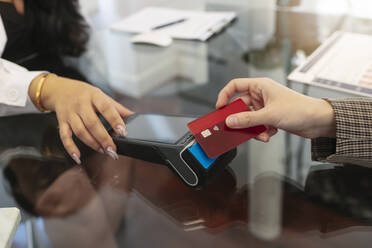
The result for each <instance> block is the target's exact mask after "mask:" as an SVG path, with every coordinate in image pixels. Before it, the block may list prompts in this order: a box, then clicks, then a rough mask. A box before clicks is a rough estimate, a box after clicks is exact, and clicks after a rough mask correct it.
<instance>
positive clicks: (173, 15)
mask: <svg viewBox="0 0 372 248" xmlns="http://www.w3.org/2000/svg"><path fill="white" fill-rule="evenodd" d="M234 18H236V14H235V13H234V12H203V11H185V10H177V9H170V8H156V7H150V8H145V9H143V10H141V11H139V12H137V13H135V14H134V15H132V16H129V17H127V18H125V19H124V20H122V21H120V22H118V23H116V24H114V25H112V26H111V29H112V30H115V31H119V32H129V33H147V32H152V29H153V28H155V27H157V26H160V25H164V24H167V23H171V22H174V21H177V20H181V19H186V21H185V22H182V23H178V24H175V25H171V26H169V27H165V28H162V29H159V30H156V31H154V32H159V33H161V34H165V35H168V36H170V37H172V38H174V39H186V40H201V41H205V40H207V39H208V38H210V37H211V36H212V35H213V34H215V33H218V32H219V31H221V29H222V28H223V27H225V26H226V25H227V24H229V23H230V22H231V21H232V20H233V19H234Z"/></svg>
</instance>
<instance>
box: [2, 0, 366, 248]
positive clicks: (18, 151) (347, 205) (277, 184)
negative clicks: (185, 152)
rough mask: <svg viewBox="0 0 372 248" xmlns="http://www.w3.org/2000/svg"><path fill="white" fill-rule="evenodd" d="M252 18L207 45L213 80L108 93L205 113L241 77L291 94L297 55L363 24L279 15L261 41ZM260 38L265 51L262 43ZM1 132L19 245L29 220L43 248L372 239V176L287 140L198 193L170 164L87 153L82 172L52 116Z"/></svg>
mask: <svg viewBox="0 0 372 248" xmlns="http://www.w3.org/2000/svg"><path fill="white" fill-rule="evenodd" d="M208 8H210V9H221V7H220V6H214V5H212V6H209V7H208ZM264 12H265V13H266V10H265V11H264ZM252 13H254V11H253V12H252V10H244V9H242V10H240V11H239V18H238V20H237V21H236V22H234V23H233V24H232V25H231V26H230V27H229V28H228V29H226V30H225V31H224V32H222V33H221V34H219V35H217V36H215V37H214V38H212V39H211V40H210V41H209V42H208V43H206V45H205V46H206V51H207V56H206V57H202V58H201V59H205V60H206V62H207V67H206V68H207V74H208V77H207V79H208V81H207V82H205V83H203V84H193V82H192V80H190V79H188V78H185V77H183V76H182V75H178V76H177V77H174V78H173V79H171V80H169V82H167V83H166V84H164V85H163V86H161V87H160V88H158V89H156V90H154V91H153V92H151V94H147V95H145V96H143V97H140V98H134V97H128V96H126V95H125V94H122V93H119V92H116V91H115V90H112V91H109V92H110V93H111V94H112V96H113V97H115V98H116V99H117V100H118V101H120V102H121V103H123V104H124V105H126V106H128V107H129V108H131V109H133V110H134V111H135V112H151V113H152V112H154V113H164V114H186V115H188V114H193V115H202V114H205V113H208V112H209V111H212V110H213V107H214V103H215V100H216V97H217V93H218V91H219V90H220V89H221V88H222V87H223V86H224V85H225V84H226V83H227V82H228V81H229V80H230V79H232V78H235V77H258V76H265V77H271V78H273V79H275V80H277V81H279V82H281V83H283V84H287V85H289V86H291V84H289V82H287V81H286V80H285V78H286V75H287V74H288V73H289V72H290V71H291V70H292V69H293V68H294V66H295V65H296V63H295V61H297V60H298V59H300V58H299V57H301V56H299V54H305V55H309V54H310V53H311V52H312V51H314V50H315V49H316V48H317V46H318V45H319V44H320V42H321V41H322V40H323V38H324V36H327V35H329V34H331V33H333V32H334V31H335V30H349V31H354V30H355V29H356V30H355V31H358V27H359V26H358V25H354V24H355V23H358V20H357V19H355V20H354V19H350V20H349V19H348V20H345V19H344V17H343V16H337V15H336V16H333V15H332V16H324V15H321V16H320V15H316V14H311V13H302V12H291V11H287V10H286V11H280V10H276V11H275V10H274V11H273V12H272V13H271V12H270V13H269V15H272V18H273V26H271V27H270V28H269V31H270V32H268V33H265V32H263V30H265V27H264V26H262V25H260V23H259V21H260V18H259V17H260V15H261V14H262V13H261V12H255V14H252ZM260 13H261V14H260ZM249 18H251V19H249ZM255 18H258V19H255ZM247 20H249V21H247ZM254 21H256V22H254ZM345 22H346V23H349V24H350V22H351V23H353V25H346V24H345ZM364 22H365V21H363V23H364ZM247 23H249V25H248V24H247ZM371 26H372V22H371ZM302 30H307V31H306V32H305V31H302ZM256 35H257V37H258V38H257V37H256ZM265 35H267V37H268V38H267V39H266V38H265ZM255 37H256V38H255ZM255 40H262V41H264V40H265V41H266V42H265V43H264V44H258V45H257V46H254V45H253V44H254V41H255ZM182 44H183V45H184V46H189V43H187V42H185V43H182ZM190 44H193V42H190ZM190 46H191V45H190ZM138 49H142V47H139V48H138ZM143 49H146V48H145V47H143ZM193 69H195V68H193V67H192V66H191V68H190V70H193ZM293 87H294V88H295V89H296V90H299V91H303V88H302V86H298V85H294V86H293ZM307 92H308V93H309V94H310V95H313V96H318V94H319V96H321V95H322V94H324V93H323V92H320V93H319V91H318V90H317V89H307ZM340 96H343V95H340ZM0 130H1V137H0V165H1V172H0V174H1V176H0V186H1V187H0V194H1V199H0V206H1V207H10V206H16V207H19V208H20V209H21V210H22V225H21V227H20V229H19V231H18V233H17V235H16V240H15V247H26V246H25V241H24V239H25V237H24V235H26V234H25V233H27V232H28V231H27V230H29V225H30V223H31V226H32V227H33V228H32V234H33V237H34V238H33V239H32V242H33V243H34V244H36V245H35V247H109V248H110V247H215V248H217V247H264V248H266V247H275V248H290V247H303V248H308V247H309V248H313V247H314V248H315V247H316V248H322V247H327V248H328V247H329V248H330V247H337V248H349V247H355V248H357V247H358V248H359V247H370V244H371V242H372V235H371V234H372V193H371V192H372V180H371V178H372V169H369V168H365V167H359V166H354V165H331V164H321V163H318V162H312V161H311V159H310V145H309V144H310V141H309V140H305V139H301V138H298V137H296V136H293V135H289V134H287V133H284V132H279V134H278V135H277V136H276V137H275V138H273V140H272V141H271V142H270V143H268V144H262V143H259V142H257V141H250V142H248V143H246V144H243V145H241V146H239V148H238V154H237V156H236V158H235V159H234V160H233V162H232V163H231V164H230V165H229V166H228V167H227V169H226V170H225V171H223V172H222V173H221V174H220V175H218V177H217V178H215V179H214V180H213V181H212V182H211V183H210V184H209V185H208V186H206V187H205V188H202V189H200V190H193V189H190V188H188V187H186V186H185V185H184V184H183V183H182V182H181V181H180V180H179V178H178V177H176V176H175V175H174V174H173V172H172V171H171V170H170V169H169V168H167V167H166V166H162V165H158V164H151V163H148V162H144V161H141V160H135V159H132V158H129V157H124V156H120V159H119V160H118V161H114V160H112V159H110V158H109V157H107V156H105V155H102V154H99V153H96V152H93V151H90V150H89V149H86V148H84V147H83V146H81V148H82V151H83V158H82V161H83V164H82V165H81V166H77V165H75V164H74V163H73V161H72V160H71V159H70V158H68V157H67V155H66V153H65V151H64V149H63V147H62V145H61V142H60V140H59V137H58V125H57V121H56V118H55V116H54V114H46V115H44V114H40V115H25V116H12V117H4V118H0ZM24 229H25V230H26V231H22V230H24ZM28 241H30V240H28Z"/></svg>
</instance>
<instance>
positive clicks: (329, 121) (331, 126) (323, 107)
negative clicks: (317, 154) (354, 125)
mask: <svg viewBox="0 0 372 248" xmlns="http://www.w3.org/2000/svg"><path fill="white" fill-rule="evenodd" d="M313 111H314V115H313V116H314V117H315V118H314V120H313V121H314V127H313V130H314V135H313V136H314V138H320V137H324V138H335V137H336V120H335V114H334V110H333V107H332V105H331V104H330V103H329V102H328V101H326V100H323V99H314V104H313Z"/></svg>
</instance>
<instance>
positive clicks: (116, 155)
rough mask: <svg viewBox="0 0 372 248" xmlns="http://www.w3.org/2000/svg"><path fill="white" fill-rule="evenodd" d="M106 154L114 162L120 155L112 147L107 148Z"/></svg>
mask: <svg viewBox="0 0 372 248" xmlns="http://www.w3.org/2000/svg"><path fill="white" fill-rule="evenodd" d="M106 154H107V155H109V156H110V157H111V158H112V159H113V160H118V159H119V156H118V154H117V153H116V152H115V151H114V149H113V148H112V147H111V146H110V147H108V148H107V150H106Z"/></svg>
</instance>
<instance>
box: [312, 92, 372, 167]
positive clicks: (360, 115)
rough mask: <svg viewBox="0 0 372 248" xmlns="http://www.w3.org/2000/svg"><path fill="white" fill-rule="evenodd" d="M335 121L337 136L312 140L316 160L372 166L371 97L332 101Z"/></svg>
mask: <svg viewBox="0 0 372 248" xmlns="http://www.w3.org/2000/svg"><path fill="white" fill-rule="evenodd" d="M329 102H330V103H331V105H332V107H333V109H334V113H335V120H336V138H335V139H329V138H318V139H314V140H312V146H311V147H312V158H313V160H317V161H322V162H331V163H351V164H358V165H363V166H371V165H372V99H368V98H353V99H344V100H329Z"/></svg>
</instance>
